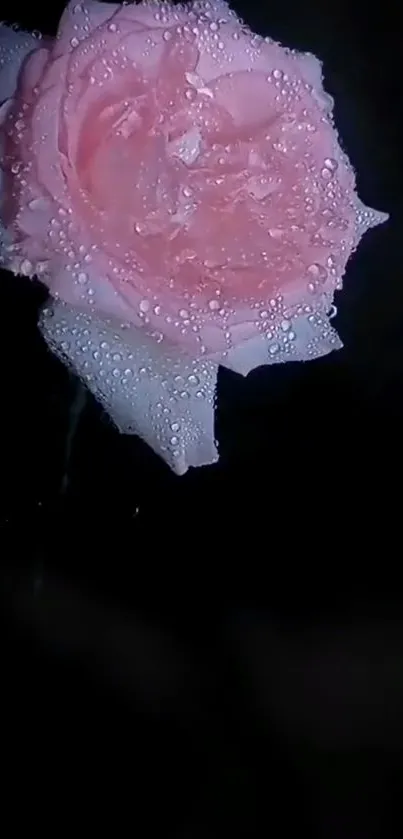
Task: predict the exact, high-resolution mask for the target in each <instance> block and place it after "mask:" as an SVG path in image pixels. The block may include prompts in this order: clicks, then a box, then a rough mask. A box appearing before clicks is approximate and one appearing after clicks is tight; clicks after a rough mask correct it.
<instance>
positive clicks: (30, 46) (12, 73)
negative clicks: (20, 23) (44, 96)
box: [0, 24, 38, 104]
mask: <svg viewBox="0 0 403 839" xmlns="http://www.w3.org/2000/svg"><path fill="white" fill-rule="evenodd" d="M36 49H38V39H37V38H35V37H34V36H33V35H29V33H28V32H19V31H16V30H15V29H12V28H11V27H9V26H4V25H2V24H0V104H3V102H5V100H6V99H10V98H11V97H12V96H14V93H15V91H16V88H17V83H18V74H19V72H20V70H21V66H22V64H23V62H24V60H25V59H26V57H27V56H28V55H29V53H30V52H32V50H36Z"/></svg>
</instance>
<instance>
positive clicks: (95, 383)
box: [40, 300, 218, 475]
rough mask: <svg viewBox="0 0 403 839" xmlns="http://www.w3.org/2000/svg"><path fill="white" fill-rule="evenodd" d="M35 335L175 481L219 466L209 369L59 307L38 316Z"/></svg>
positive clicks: (213, 375) (135, 333)
mask: <svg viewBox="0 0 403 839" xmlns="http://www.w3.org/2000/svg"><path fill="white" fill-rule="evenodd" d="M40 328H41V331H42V333H43V335H44V337H45V340H46V341H47V343H48V344H49V346H50V348H51V349H52V351H53V352H54V353H55V354H56V355H58V356H59V357H60V358H61V359H62V360H63V361H64V362H66V361H67V362H68V363H70V364H72V365H73V368H74V370H75V371H76V372H77V374H78V375H79V376H80V377H81V378H82V379H83V381H84V382H85V384H86V385H87V386H88V387H89V389H90V390H91V391H92V393H93V394H94V395H95V396H96V398H97V399H98V400H99V401H100V402H101V403H102V405H103V406H104V408H105V409H106V411H107V412H108V414H109V415H110V416H111V417H112V419H113V420H114V422H115V423H116V425H117V426H118V428H119V430H120V431H122V432H124V433H126V434H138V435H139V436H140V437H141V438H142V439H143V440H144V441H145V442H146V443H147V444H148V445H149V446H151V447H152V449H154V451H155V452H156V453H157V454H158V455H160V457H162V458H163V459H164V460H165V462H166V463H167V464H168V465H169V466H170V467H171V469H173V471H174V472H176V473H177V474H178V475H183V474H184V473H185V472H186V471H187V469H188V468H189V466H203V465H207V464H211V463H214V462H215V461H216V460H217V459H218V453H217V449H216V446H215V440H214V393H215V387H216V379H217V369H218V366H217V365H216V364H214V363H213V362H211V361H210V362H204V361H193V360H192V359H191V358H189V357H188V356H186V355H184V354H183V353H180V352H179V351H178V350H176V349H175V348H173V347H171V346H169V344H167V343H164V344H163V345H158V344H155V342H153V341H150V340H147V338H146V337H145V336H144V334H143V333H142V332H141V331H140V330H137V329H135V328H128V329H123V328H122V326H121V325H119V321H116V322H114V323H112V322H111V321H110V322H109V323H104V322H103V321H101V320H99V319H97V318H95V317H91V316H89V315H88V314H86V313H84V312H80V311H79V310H77V309H75V308H73V307H71V306H67V305H66V304H64V303H62V302H61V301H60V300H59V301H54V302H53V303H52V305H51V306H50V307H49V308H46V309H45V310H44V311H43V312H42V316H41V322H40Z"/></svg>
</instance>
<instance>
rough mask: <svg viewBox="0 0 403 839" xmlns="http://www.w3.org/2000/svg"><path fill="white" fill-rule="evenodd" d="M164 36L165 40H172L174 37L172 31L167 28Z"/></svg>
mask: <svg viewBox="0 0 403 839" xmlns="http://www.w3.org/2000/svg"><path fill="white" fill-rule="evenodd" d="M162 37H163V39H164V41H170V40H171V38H172V32H170V31H169V29H166V30H165V32H164V34H163V36H162Z"/></svg>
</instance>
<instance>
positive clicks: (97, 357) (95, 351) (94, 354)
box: [92, 350, 101, 361]
mask: <svg viewBox="0 0 403 839" xmlns="http://www.w3.org/2000/svg"><path fill="white" fill-rule="evenodd" d="M92 357H93V358H95V361H99V359H100V358H101V353H100V352H99V350H94V352H93V353H92Z"/></svg>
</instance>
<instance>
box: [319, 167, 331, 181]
mask: <svg viewBox="0 0 403 839" xmlns="http://www.w3.org/2000/svg"><path fill="white" fill-rule="evenodd" d="M320 174H321V175H322V178H323V180H324V181H329V180H330V178H331V177H332V172H331V171H330V169H327V167H326V166H324V167H323V169H321V172H320Z"/></svg>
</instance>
